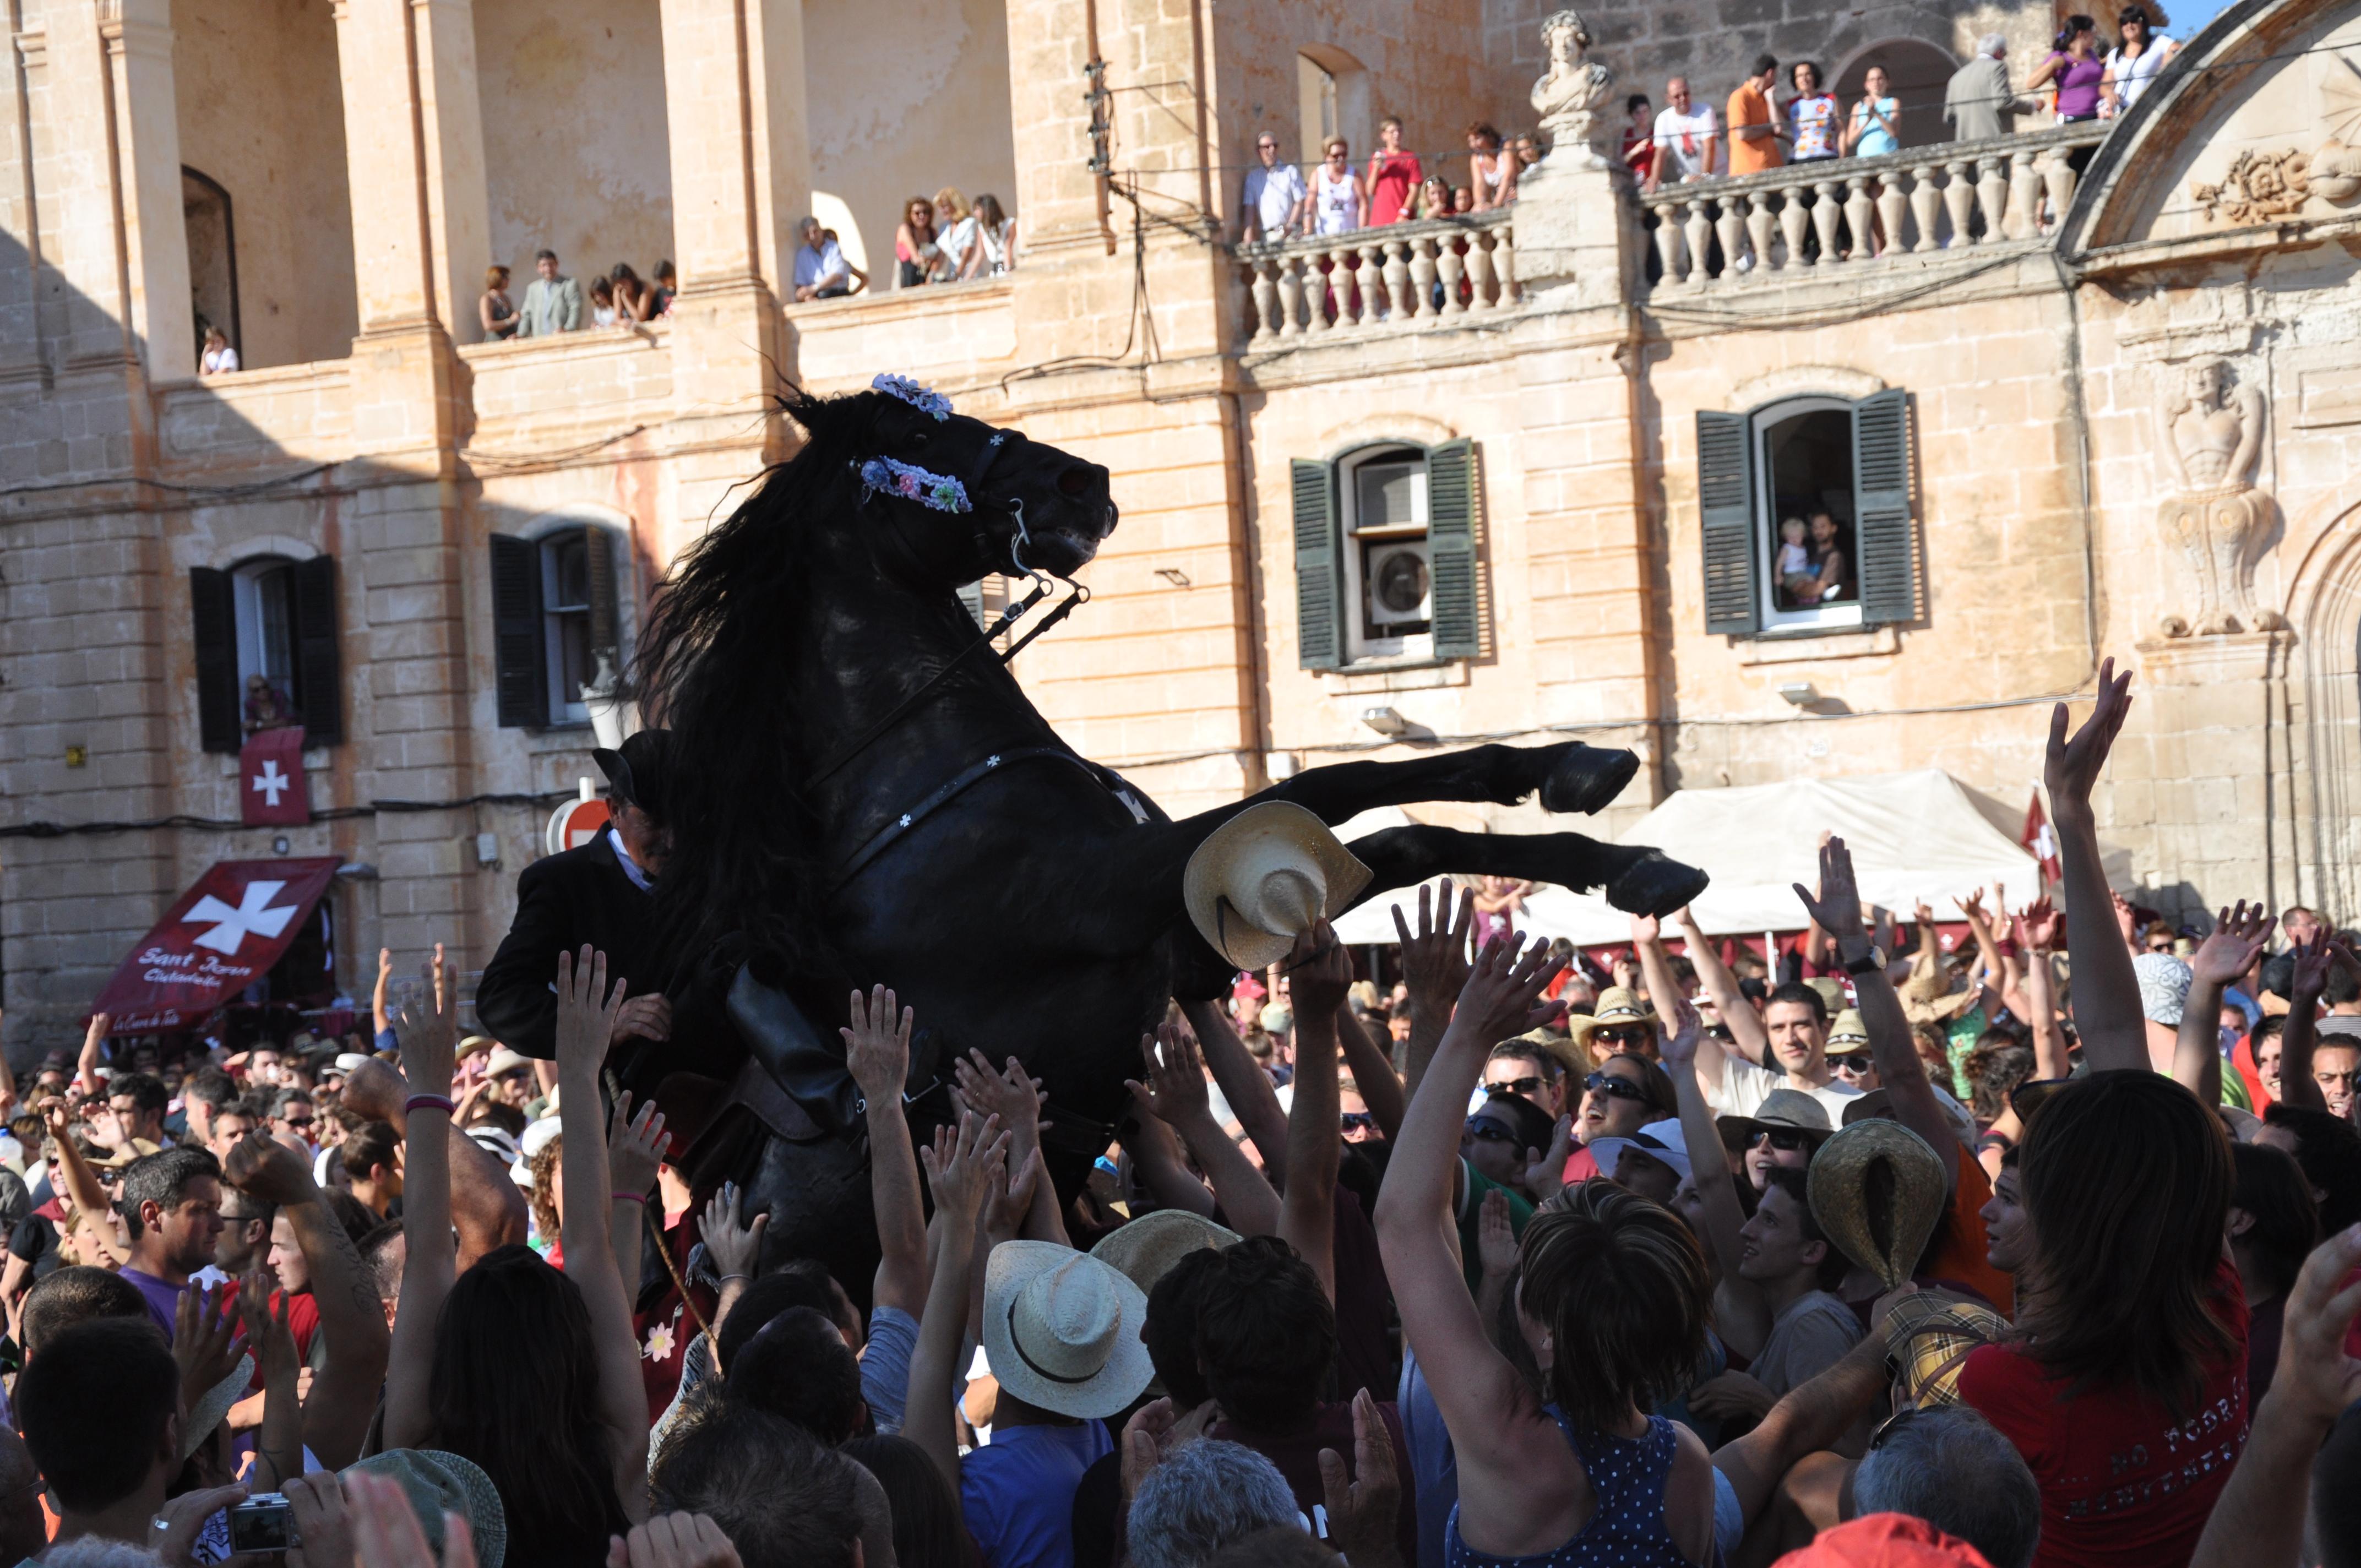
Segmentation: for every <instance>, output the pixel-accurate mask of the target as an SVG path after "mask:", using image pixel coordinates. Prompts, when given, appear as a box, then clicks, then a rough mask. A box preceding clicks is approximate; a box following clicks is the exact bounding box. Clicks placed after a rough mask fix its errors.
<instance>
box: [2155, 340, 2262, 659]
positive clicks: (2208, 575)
mask: <svg viewBox="0 0 2361 1568" xmlns="http://www.w3.org/2000/svg"><path fill="white" fill-rule="evenodd" d="M2158 381H2159V383H2160V386H2159V396H2158V400H2157V407H2156V418H2157V441H2158V455H2159V456H2160V457H2161V458H2162V459H2163V462H2162V467H2163V470H2164V473H2165V474H2166V476H2167V477H2169V480H2170V481H2171V483H2170V488H2169V491H2168V493H2167V494H2166V496H2165V498H2164V499H2163V501H2162V502H2161V503H2160V504H2159V505H2158V508H2157V514H2156V521H2157V531H2158V532H2159V533H2160V534H2161V535H2162V536H2163V538H2164V542H2165V543H2167V544H2168V545H2169V546H2171V547H2172V548H2173V549H2175V550H2176V551H2178V552H2179V553H2180V558H2181V561H2182V563H2183V565H2184V567H2185V571H2186V576H2185V581H2186V583H2187V585H2188V587H2189V588H2191V589H2193V590H2194V592H2195V595H2196V604H2195V606H2194V608H2193V613H2191V614H2190V615H2178V614H2175V615H2168V616H2166V617H2165V618H2164V621H2163V626H2162V630H2163V631H2164V634H2165V635H2166V636H2168V637H2186V636H2188V635H2190V634H2191V632H2192V631H2194V632H2195V633H2196V634H2197V635H2199V636H2201V637H2210V636H2216V635H2220V634H2222V633H2224V632H2235V631H2263V630H2274V629H2277V628H2279V627H2281V626H2284V625H2285V624H2286V622H2285V621H2284V620H2282V619H2281V618H2280V617H2279V614H2278V612H2276V611H2274V610H2269V609H2257V607H2256V604H2255V600H2254V574H2255V559H2256V557H2257V555H2258V554H2260V553H2261V546H2262V544H2263V542H2264V541H2265V540H2266V539H2267V538H2268V536H2269V533H2270V525H2271V520H2272V516H2273V507H2272V503H2271V499H2270V497H2269V495H2268V492H2266V491H2263V490H2260V489H2257V488H2256V486H2255V472H2256V469H2257V466H2259V464H2260V460H2261V457H2262V445H2263V435H2264V432H2265V428H2266V424H2267V421H2268V401H2267V400H2266V399H2265V397H2264V395H2263V390H2262V389H2261V388H2260V387H2257V386H2255V385H2252V384H2251V383H2247V382H2244V381H2241V382H2239V383H2238V384H2237V385H2236V386H2235V388H2233V387H2232V386H2231V385H2230V381H2229V365H2228V363H2227V362H2226V361H2224V360H2221V359H2216V358H2211V357H2208V358H2202V359H2196V360H2191V361H2188V362H2186V363H2183V364H2180V365H2168V366H2160V367H2158Z"/></svg>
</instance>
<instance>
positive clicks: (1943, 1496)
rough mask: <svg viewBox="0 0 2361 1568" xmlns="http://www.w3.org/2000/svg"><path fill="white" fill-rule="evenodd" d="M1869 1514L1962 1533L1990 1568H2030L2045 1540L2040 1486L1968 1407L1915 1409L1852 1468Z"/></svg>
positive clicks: (1857, 1495) (1859, 1500)
mask: <svg viewBox="0 0 2361 1568" xmlns="http://www.w3.org/2000/svg"><path fill="white" fill-rule="evenodd" d="M1852 1493H1853V1501H1854V1504H1855V1506H1856V1508H1858V1510H1859V1511H1860V1512H1861V1513H1864V1514H1887V1513H1892V1514H1908V1515H1910V1516H1911V1517H1912V1518H1913V1519H1925V1520H1926V1521H1927V1523H1928V1524H1931V1525H1933V1526H1934V1527H1935V1528H1936V1529H1937V1530H1944V1531H1946V1532H1948V1533H1949V1534H1951V1535H1956V1536H1958V1537H1959V1538H1960V1540H1961V1541H1966V1542H1967V1543H1968V1544H1969V1545H1971V1546H1972V1547H1974V1548H1975V1549H1976V1550H1977V1551H1978V1552H1982V1553H1983V1554H1984V1557H1985V1559H1986V1560H1987V1561H1989V1562H1990V1563H1992V1565H1993V1568H2027V1565H2028V1564H2030V1563H2032V1561H2033V1552H2034V1548H2035V1547H2036V1546H2037V1545H2039V1544H2040V1541H2041V1486H2040V1484H2039V1483H2038V1482H2037V1481H2035V1480H2034V1478H2033V1471H2032V1470H2031V1469H2030V1468H2029V1467H2028V1466H2027V1465H2026V1463H2025V1457H2024V1455H2022V1454H2020V1453H2017V1451H2016V1445H2015V1443H2013V1442H2009V1441H2008V1439H2007V1438H2005V1437H2003V1436H2002V1435H2001V1433H2000V1429H1999V1428H1997V1427H1995V1426H1993V1424H1992V1423H1991V1422H1990V1421H1988V1420H1984V1418H1983V1417H1982V1416H1981V1415H1979V1414H1978V1413H1977V1412H1976V1411H1975V1410H1974V1409H1971V1407H1969V1406H1966V1405H1945V1406H1942V1407H1940V1408H1939V1409H1931V1410H1914V1411H1911V1412H1909V1413H1908V1414H1906V1415H1903V1416H1900V1417H1897V1418H1896V1419H1895V1420H1894V1422H1893V1424H1892V1425H1890V1426H1889V1427H1887V1428H1886V1429H1885V1431H1883V1432H1881V1433H1880V1434H1879V1435H1878V1438H1877V1440H1876V1441H1875V1442H1873V1443H1872V1446H1871V1448H1870V1451H1869V1453H1867V1454H1866V1455H1865V1456H1864V1457H1863V1458H1862V1459H1861V1468H1860V1469H1858V1470H1856V1471H1854V1472H1853V1480H1852Z"/></svg>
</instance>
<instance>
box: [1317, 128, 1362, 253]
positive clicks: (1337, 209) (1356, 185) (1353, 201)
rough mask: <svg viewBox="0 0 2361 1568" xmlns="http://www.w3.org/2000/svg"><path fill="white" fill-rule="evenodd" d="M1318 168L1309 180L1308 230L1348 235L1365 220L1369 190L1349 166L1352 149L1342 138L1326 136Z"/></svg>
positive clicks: (1355, 171) (1350, 164) (1326, 233)
mask: <svg viewBox="0 0 2361 1568" xmlns="http://www.w3.org/2000/svg"><path fill="white" fill-rule="evenodd" d="M1322 150H1323V152H1324V153H1326V155H1327V157H1326V159H1325V161H1323V163H1322V164H1321V165H1320V171H1319V172H1318V173H1317V174H1315V175H1313V176H1312V233H1313V234H1322V235H1328V234H1349V233H1351V232H1352V231H1353V230H1355V229H1357V228H1367V226H1368V223H1369V191H1368V187H1367V185H1366V184H1365V183H1363V181H1362V179H1361V176H1360V174H1359V172H1358V171H1357V170H1355V169H1354V167H1353V149H1352V148H1350V147H1349V146H1347V145H1346V144H1345V138H1344V137H1329V138H1328V143H1327V146H1326V147H1324V148H1322Z"/></svg>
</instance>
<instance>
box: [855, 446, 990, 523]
mask: <svg viewBox="0 0 2361 1568" xmlns="http://www.w3.org/2000/svg"><path fill="white" fill-rule="evenodd" d="M880 492H883V493H884V494H885V495H889V496H899V497H901V498H902V499H904V500H910V501H916V502H917V503H918V504H919V505H920V506H922V507H930V508H932V509H933V510H936V511H973V510H975V508H974V507H973V506H972V504H970V502H969V500H968V499H967V487H966V486H965V485H962V484H961V483H960V482H959V481H958V480H957V479H954V478H952V477H950V475H948V474H937V473H934V472H932V471H931V470H929V469H926V468H921V467H918V466H916V465H915V464H910V463H903V462H898V461H896V460H895V459H894V458H891V457H872V458H871V459H869V461H867V462H866V463H863V464H862V465H861V499H862V500H864V501H865V500H867V499H869V498H870V497H871V496H873V495H877V494H879V493H880Z"/></svg>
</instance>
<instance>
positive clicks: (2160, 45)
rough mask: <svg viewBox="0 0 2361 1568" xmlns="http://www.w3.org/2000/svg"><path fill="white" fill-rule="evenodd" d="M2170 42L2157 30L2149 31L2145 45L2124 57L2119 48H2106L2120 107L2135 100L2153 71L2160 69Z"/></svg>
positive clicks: (2129, 104) (2143, 89) (2145, 88)
mask: <svg viewBox="0 0 2361 1568" xmlns="http://www.w3.org/2000/svg"><path fill="white" fill-rule="evenodd" d="M2171 42H2172V40H2171V39H2170V38H2166V37H2165V36H2164V35H2163V34H2161V33H2152V34H2150V35H2149V36H2148V40H2147V48H2146V49H2142V50H2140V51H2139V53H2137V54H2136V55H2134V56H2132V57H2131V58H2130V59H2128V60H2126V59H2125V58H2124V51H2123V50H2121V49H2110V50H2108V51H2107V70H2108V71H2111V72H2113V73H2114V78H2115V97H2116V99H2117V100H2118V101H2119V102H2120V103H2121V104H2122V105H2123V107H2124V108H2126V109H2128V108H2130V107H2131V106H2132V105H2133V104H2136V103H2138V102H2139V101H2140V94H2141V93H2145V92H2147V85H2148V83H2149V82H2153V81H2155V80H2156V73H2157V72H2158V71H2162V70H2163V69H2164V60H2165V51H2166V49H2167V48H2168V47H2169V45H2170V44H2171Z"/></svg>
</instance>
